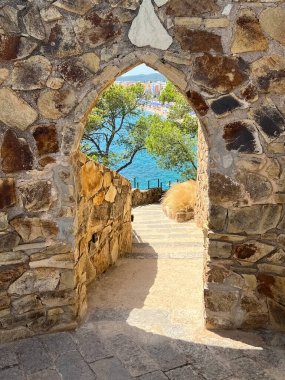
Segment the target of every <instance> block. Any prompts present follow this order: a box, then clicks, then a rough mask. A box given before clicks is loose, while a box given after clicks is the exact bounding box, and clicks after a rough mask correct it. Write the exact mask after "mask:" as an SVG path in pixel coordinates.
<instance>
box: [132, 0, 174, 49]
mask: <svg viewBox="0 0 285 380" xmlns="http://www.w3.org/2000/svg"><path fill="white" fill-rule="evenodd" d="M128 36H129V39H130V41H131V42H132V44H134V45H135V46H138V47H143V46H151V47H153V48H155V49H161V50H167V49H168V48H169V46H170V45H171V44H172V37H171V36H170V35H169V34H168V32H167V30H166V29H165V28H164V26H163V25H162V23H161V21H160V19H159V18H158V16H157V15H156V13H155V11H154V7H153V5H152V2H151V0H143V2H142V4H141V6H140V9H139V13H138V15H137V17H136V18H135V19H134V21H133V23H132V25H131V28H130V30H129V34H128ZM153 36H155V38H153Z"/></svg>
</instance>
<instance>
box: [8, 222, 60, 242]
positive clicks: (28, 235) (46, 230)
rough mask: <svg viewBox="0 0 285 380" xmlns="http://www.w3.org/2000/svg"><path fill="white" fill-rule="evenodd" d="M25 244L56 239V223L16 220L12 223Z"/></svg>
mask: <svg viewBox="0 0 285 380" xmlns="http://www.w3.org/2000/svg"><path fill="white" fill-rule="evenodd" d="M11 225H12V226H13V227H14V228H15V230H16V231H17V232H18V234H19V235H20V236H21V238H22V239H23V241H24V242H30V241H33V240H36V239H48V238H52V237H55V236H56V235H57V233H58V227H57V225H56V223H55V222H53V221H51V220H47V219H40V218H15V219H13V220H12V221H11Z"/></svg>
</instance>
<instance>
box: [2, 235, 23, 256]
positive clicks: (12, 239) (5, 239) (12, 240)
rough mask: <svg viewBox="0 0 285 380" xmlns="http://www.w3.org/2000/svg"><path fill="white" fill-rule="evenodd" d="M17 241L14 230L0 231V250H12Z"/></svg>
mask: <svg viewBox="0 0 285 380" xmlns="http://www.w3.org/2000/svg"><path fill="white" fill-rule="evenodd" d="M19 242H20V238H19V235H17V234H16V233H15V232H10V231H9V232H0V252H10V251H12V250H13V249H14V248H16V246H17V245H18V244H19Z"/></svg>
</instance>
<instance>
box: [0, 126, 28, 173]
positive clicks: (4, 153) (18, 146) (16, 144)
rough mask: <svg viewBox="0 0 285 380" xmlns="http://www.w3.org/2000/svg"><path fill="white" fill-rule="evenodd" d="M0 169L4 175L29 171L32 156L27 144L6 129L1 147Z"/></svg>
mask: <svg viewBox="0 0 285 380" xmlns="http://www.w3.org/2000/svg"><path fill="white" fill-rule="evenodd" d="M1 158H2V169H3V171H4V172H5V173H12V172H18V171H20V170H31V169H32V168H33V154H32V152H31V150H30V147H29V145H28V143H27V142H26V141H25V140H24V139H22V138H18V137H17V136H16V134H15V133H14V132H13V131H12V130H10V129H8V130H7V131H6V132H5V135H4V139H3V143H2V146H1Z"/></svg>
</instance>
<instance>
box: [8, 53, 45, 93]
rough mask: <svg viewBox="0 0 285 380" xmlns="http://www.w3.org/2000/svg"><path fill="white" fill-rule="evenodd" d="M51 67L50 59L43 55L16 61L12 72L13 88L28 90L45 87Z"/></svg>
mask: <svg viewBox="0 0 285 380" xmlns="http://www.w3.org/2000/svg"><path fill="white" fill-rule="evenodd" d="M51 69H52V67H51V64H50V62H49V60H48V59H47V58H45V57H43V56H41V55H35V56H33V57H31V58H29V59H26V60H24V61H19V62H16V63H15V65H14V69H13V72H12V88H13V89H14V90H28V91H31V90H37V89H40V88H43V87H45V84H46V81H47V79H48V77H49V75H50V73H51Z"/></svg>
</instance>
